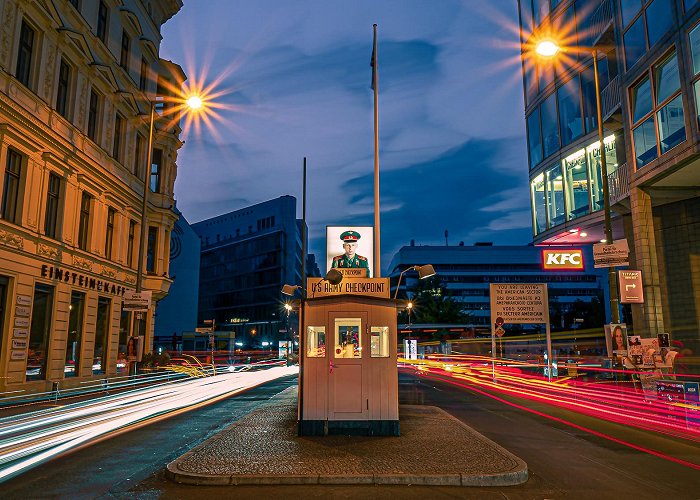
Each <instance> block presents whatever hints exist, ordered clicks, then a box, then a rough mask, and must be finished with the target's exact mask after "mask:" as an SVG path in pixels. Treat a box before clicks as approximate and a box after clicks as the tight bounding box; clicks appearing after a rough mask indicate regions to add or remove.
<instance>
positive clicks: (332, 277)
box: [324, 269, 343, 285]
mask: <svg viewBox="0 0 700 500" xmlns="http://www.w3.org/2000/svg"><path fill="white" fill-rule="evenodd" d="M324 279H325V280H326V281H327V282H328V283H330V284H331V285H338V284H339V283H340V282H341V281H343V273H341V272H340V271H338V270H337V269H331V270H329V271H328V273H326V277H325V278H324Z"/></svg>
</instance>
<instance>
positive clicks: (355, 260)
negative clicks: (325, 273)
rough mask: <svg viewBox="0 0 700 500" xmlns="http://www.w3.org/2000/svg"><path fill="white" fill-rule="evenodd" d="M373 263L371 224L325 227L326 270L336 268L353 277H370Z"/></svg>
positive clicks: (372, 232)
mask: <svg viewBox="0 0 700 500" xmlns="http://www.w3.org/2000/svg"><path fill="white" fill-rule="evenodd" d="M373 264H374V231H373V227H372V226H327V227H326V270H329V269H337V270H338V271H340V272H341V273H343V274H344V275H345V276H348V277H353V278H371V277H372V274H373V273H372V265H373Z"/></svg>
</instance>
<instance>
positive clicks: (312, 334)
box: [306, 326, 326, 358]
mask: <svg viewBox="0 0 700 500" xmlns="http://www.w3.org/2000/svg"><path fill="white" fill-rule="evenodd" d="M306 357H307V358H325V357H326V327H325V326H307V327H306Z"/></svg>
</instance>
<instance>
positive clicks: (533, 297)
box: [490, 283, 549, 324]
mask: <svg viewBox="0 0 700 500" xmlns="http://www.w3.org/2000/svg"><path fill="white" fill-rule="evenodd" d="M490 290H491V322H492V323H494V324H495V322H496V319H497V318H502V322H503V323H506V324H508V323H545V324H546V323H549V314H548V312H549V308H548V304H547V285H546V284H539V283H527V284H521V283H507V284H506V283H503V284H500V283H491V286H490Z"/></svg>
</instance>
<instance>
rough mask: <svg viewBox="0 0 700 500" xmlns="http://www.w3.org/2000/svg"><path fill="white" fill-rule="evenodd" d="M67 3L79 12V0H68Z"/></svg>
mask: <svg viewBox="0 0 700 500" xmlns="http://www.w3.org/2000/svg"><path fill="white" fill-rule="evenodd" d="M68 3H70V4H71V5H72V6H73V7H75V8H76V9H77V10H78V12H80V0H68Z"/></svg>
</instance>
